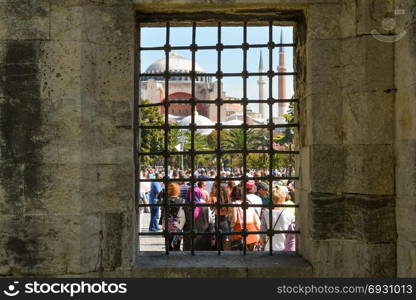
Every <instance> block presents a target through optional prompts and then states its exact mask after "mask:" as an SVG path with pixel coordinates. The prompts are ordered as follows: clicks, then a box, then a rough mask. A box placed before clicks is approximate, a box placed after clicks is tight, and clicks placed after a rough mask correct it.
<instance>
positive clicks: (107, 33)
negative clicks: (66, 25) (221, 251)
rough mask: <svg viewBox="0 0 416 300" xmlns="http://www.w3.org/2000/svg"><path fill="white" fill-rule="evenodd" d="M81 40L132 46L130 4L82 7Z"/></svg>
mask: <svg viewBox="0 0 416 300" xmlns="http://www.w3.org/2000/svg"><path fill="white" fill-rule="evenodd" d="M83 15H84V19H83V40H86V41H89V42H91V43H94V44H99V45H126V44H129V43H131V44H129V45H130V46H129V47H124V48H125V49H127V48H131V49H133V48H134V30H133V28H134V24H135V23H134V22H135V11H134V9H133V7H132V6H103V5H101V6H98V5H94V6H88V7H84V8H83Z"/></svg>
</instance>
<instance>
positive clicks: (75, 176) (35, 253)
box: [0, 0, 134, 276]
mask: <svg viewBox="0 0 416 300" xmlns="http://www.w3.org/2000/svg"><path fill="white" fill-rule="evenodd" d="M0 12H1V15H2V18H1V20H0V28H1V29H0V71H1V76H0V78H1V79H0V107H1V108H0V113H1V118H0V132H1V134H0V148H1V153H0V173H1V175H0V213H1V216H0V220H1V226H0V228H1V230H0V244H1V245H0V247H1V249H2V251H1V252H0V265H1V267H0V274H1V275H18V274H31V275H39V276H41V275H60V276H64V275H70V274H90V276H92V275H91V274H93V273H91V272H98V273H100V272H104V271H112V272H118V271H120V272H123V271H122V270H124V269H128V268H131V265H132V257H133V247H132V246H131V245H133V230H132V227H133V226H132V224H133V223H132V222H133V218H134V217H133V216H131V214H132V211H133V210H132V207H133V203H132V193H131V191H132V180H131V162H130V157H131V104H130V102H131V100H132V97H133V80H132V78H133V56H134V54H133V49H134V31H133V24H134V11H133V7H132V4H131V1H117V3H115V2H114V3H111V2H110V1H106V2H105V3H104V2H103V3H100V2H85V1H67V0H65V1H46V0H45V1H43V0H30V1H29V0H28V1H22V0H19V1H1V4H0Z"/></svg>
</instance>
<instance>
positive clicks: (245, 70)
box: [243, 22, 247, 255]
mask: <svg viewBox="0 0 416 300" xmlns="http://www.w3.org/2000/svg"><path fill="white" fill-rule="evenodd" d="M243 43H244V44H245V45H246V44H247V22H244V28H243ZM243 55H244V57H243V72H247V50H246V48H244V49H243ZM246 126H247V78H246V77H245V76H243V133H244V134H243V199H244V204H245V205H244V207H243V230H244V232H247V205H246V204H247V161H246V159H247V127H246ZM243 238H244V241H243V253H244V255H246V254H247V249H246V248H247V235H246V234H244V236H243Z"/></svg>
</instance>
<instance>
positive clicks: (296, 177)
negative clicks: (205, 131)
mask: <svg viewBox="0 0 416 300" xmlns="http://www.w3.org/2000/svg"><path fill="white" fill-rule="evenodd" d="M216 180H220V181H221V182H222V181H242V180H246V181H248V180H274V181H275V180H299V177H298V176H272V179H270V177H267V176H264V177H249V178H244V176H241V177H220V179H217V178H193V179H192V178H191V177H188V178H172V179H167V181H168V182H182V181H194V182H197V181H216ZM138 181H139V182H163V179H154V178H143V179H139V180H138Z"/></svg>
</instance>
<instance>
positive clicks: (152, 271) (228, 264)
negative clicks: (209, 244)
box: [132, 251, 312, 278]
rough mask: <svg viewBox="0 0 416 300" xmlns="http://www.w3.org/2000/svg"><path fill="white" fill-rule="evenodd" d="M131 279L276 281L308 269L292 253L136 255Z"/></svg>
mask: <svg viewBox="0 0 416 300" xmlns="http://www.w3.org/2000/svg"><path fill="white" fill-rule="evenodd" d="M132 275H133V277H144V278H185V277H194V278H198V277H199V278H206V277H229V278H247V277H254V278H277V277H312V266H311V265H310V264H309V263H308V262H307V261H305V260H304V259H303V258H302V257H301V256H300V255H299V254H297V253H294V252H276V253H275V254H274V255H273V256H270V255H267V254H266V253H264V252H263V253H260V252H251V253H247V256H243V255H242V254H241V253H240V252H234V251H226V252H222V253H221V255H218V253H217V252H208V251H206V252H205V251H204V252H197V253H195V255H194V256H192V255H191V254H190V253H185V252H170V254H169V255H165V254H164V253H161V252H142V253H139V254H137V256H136V266H135V267H134V268H133V274H132Z"/></svg>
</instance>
